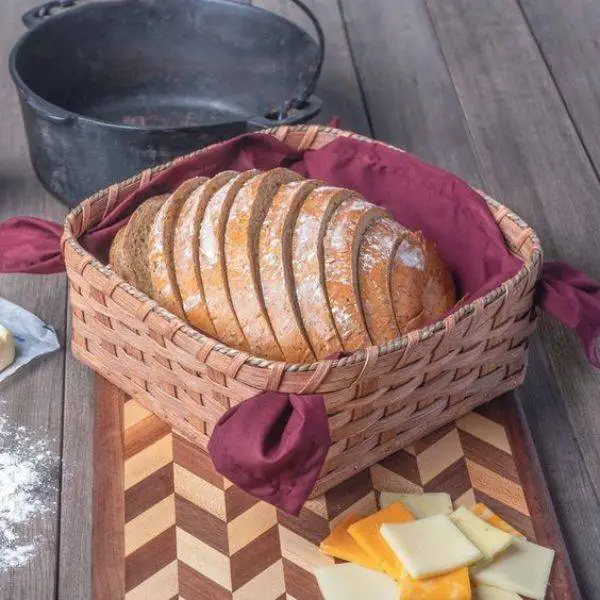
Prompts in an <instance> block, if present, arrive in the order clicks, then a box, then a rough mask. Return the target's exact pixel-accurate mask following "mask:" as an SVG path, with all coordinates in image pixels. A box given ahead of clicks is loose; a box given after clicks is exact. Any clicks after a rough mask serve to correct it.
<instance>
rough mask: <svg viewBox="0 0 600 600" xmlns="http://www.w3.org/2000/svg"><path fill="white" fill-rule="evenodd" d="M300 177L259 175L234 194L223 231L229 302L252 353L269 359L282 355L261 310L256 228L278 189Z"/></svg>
mask: <svg viewBox="0 0 600 600" xmlns="http://www.w3.org/2000/svg"><path fill="white" fill-rule="evenodd" d="M301 179H302V178H301V177H300V175H298V174H297V173H294V172H293V171H290V170H288V169H272V170H271V171H267V172H265V173H260V174H259V175H256V176H255V177H253V178H252V179H250V180H248V182H247V183H245V184H244V186H243V187H242V188H241V189H240V191H239V192H238V193H237V195H236V197H235V199H234V201H233V204H232V205H231V211H230V213H229V219H228V221H227V229H226V231H225V259H226V262H227V279H228V280H229V289H230V291H231V300H232V302H233V306H234V309H235V313H236V315H237V318H238V321H239V323H240V326H241V327H242V331H243V332H244V336H245V337H246V340H247V342H248V344H249V346H250V348H251V349H252V352H254V353H256V354H258V355H259V356H263V357H265V358H269V359H272V360H282V359H283V354H282V352H281V348H280V347H279V344H278V343H277V338H276V337H275V334H274V333H273V329H272V327H271V323H270V320H269V316H268V314H267V311H266V309H265V305H264V298H263V295H262V286H261V284H260V272H259V266H258V265H259V263H258V246H259V237H260V229H261V227H262V224H263V221H264V219H265V216H266V214H267V211H268V209H269V206H270V204H271V201H272V200H273V197H274V196H275V194H276V193H277V190H278V189H279V187H280V186H281V185H282V184H284V183H289V182H292V181H299V180H301Z"/></svg>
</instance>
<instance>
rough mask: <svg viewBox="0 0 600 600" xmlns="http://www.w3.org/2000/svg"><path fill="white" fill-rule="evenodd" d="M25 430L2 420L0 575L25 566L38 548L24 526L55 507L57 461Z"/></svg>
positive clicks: (40, 442) (44, 440)
mask: <svg viewBox="0 0 600 600" xmlns="http://www.w3.org/2000/svg"><path fill="white" fill-rule="evenodd" d="M47 445H48V440H47V439H36V438H35V437H34V436H33V435H32V434H31V432H30V431H28V430H27V429H26V428H25V427H13V426H11V425H10V424H9V423H8V422H7V420H6V419H5V418H3V417H0V573H1V572H2V571H5V570H7V569H14V568H17V567H21V566H23V565H25V564H26V563H27V562H28V561H29V559H30V558H31V557H32V556H33V555H34V553H35V551H36V549H37V540H35V539H30V538H29V539H28V538H27V536H26V535H25V534H24V533H23V529H24V526H26V525H27V523H28V522H30V521H31V520H32V519H33V518H35V517H36V516H38V515H40V514H44V513H46V512H48V511H49V510H52V508H53V507H54V505H55V502H56V500H55V492H56V480H57V469H58V467H59V463H58V458H57V457H56V455H55V454H53V453H52V452H51V451H50V450H49V449H48V447H47Z"/></svg>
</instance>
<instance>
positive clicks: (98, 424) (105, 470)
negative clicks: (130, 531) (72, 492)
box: [92, 376, 126, 600]
mask: <svg viewBox="0 0 600 600" xmlns="http://www.w3.org/2000/svg"><path fill="white" fill-rule="evenodd" d="M125 398H126V397H125V394H124V393H123V392H121V390H119V389H118V388H116V387H115V386H114V385H112V384H111V383H109V382H108V381H106V380H105V379H103V378H101V377H100V376H96V378H95V400H96V401H95V411H94V412H95V429H94V486H93V493H94V497H93V504H92V506H93V535H92V594H93V598H94V599H97V600H102V599H104V598H114V599H115V600H119V599H120V598H123V597H124V596H125V568H124V566H125V504H124V503H125V495H124V469H123V463H124V455H123V403H124V401H125Z"/></svg>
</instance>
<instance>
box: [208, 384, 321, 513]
mask: <svg viewBox="0 0 600 600" xmlns="http://www.w3.org/2000/svg"><path fill="white" fill-rule="evenodd" d="M330 443H331V438H330V435H329V426H328V422H327V413H326V410H325V402H324V400H323V397H322V396H320V395H296V394H282V393H279V392H265V393H263V394H258V395H257V396H254V397H253V398H250V399H248V400H246V401H244V402H242V403H241V404H238V405H237V406H234V407H233V408H231V409H230V410H228V411H227V412H226V413H225V415H223V417H221V419H219V421H218V423H217V425H216V426H215V429H214V431H213V433H212V436H211V438H210V442H209V444H208V452H209V454H210V456H211V458H212V461H213V463H214V466H215V468H216V470H217V471H218V472H219V473H221V475H223V476H224V477H226V478H227V479H229V480H230V481H231V482H232V483H234V484H235V485H237V486H238V487H239V488H241V489H242V490H244V491H245V492H248V493H249V494H252V495H253V496H255V497H257V498H260V499H261V500H264V501H266V502H269V503H270V504H273V505H275V506H276V507H277V508H280V509H282V510H283V511H285V512H287V513H290V514H292V515H297V514H298V513H299V512H300V509H301V508H302V505H303V504H304V503H305V502H306V500H307V499H308V497H309V495H310V493H311V491H312V489H313V487H314V485H315V482H316V480H317V477H318V476H319V472H320V471H321V468H322V466H323V463H324V461H325V456H326V455H327V451H328V450H329V445H330Z"/></svg>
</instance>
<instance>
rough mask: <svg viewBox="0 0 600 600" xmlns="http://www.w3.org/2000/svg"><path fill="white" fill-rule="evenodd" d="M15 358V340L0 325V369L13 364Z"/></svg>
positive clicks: (2, 369)
mask: <svg viewBox="0 0 600 600" xmlns="http://www.w3.org/2000/svg"><path fill="white" fill-rule="evenodd" d="M14 360H15V341H14V340H13V336H12V334H11V333H10V331H9V330H8V329H6V327H4V326H2V325H0V371H4V369H6V367H9V366H10V365H12V364H13V362H14Z"/></svg>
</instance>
